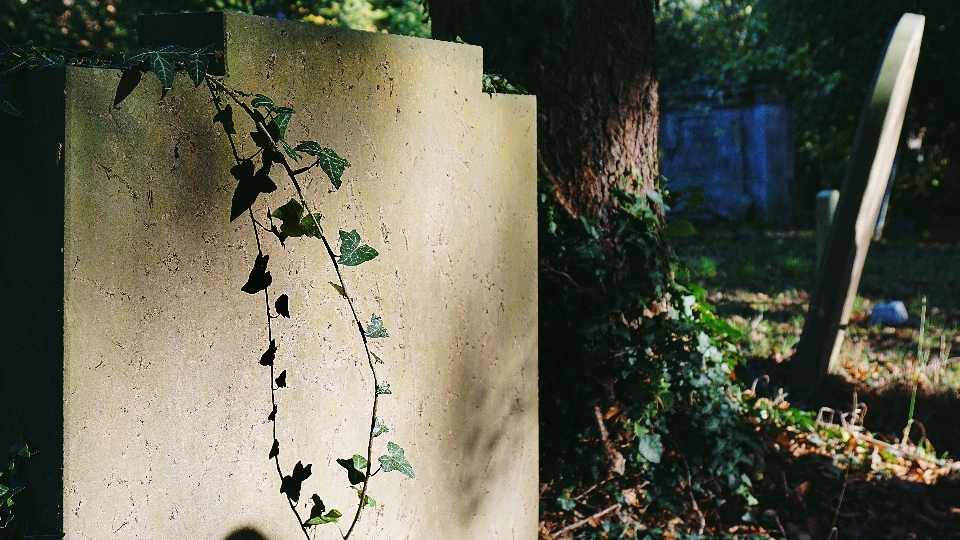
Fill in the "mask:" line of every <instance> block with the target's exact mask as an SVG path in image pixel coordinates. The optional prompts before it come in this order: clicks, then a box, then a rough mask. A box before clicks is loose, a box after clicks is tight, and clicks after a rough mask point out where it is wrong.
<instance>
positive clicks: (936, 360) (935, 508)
mask: <svg viewBox="0 0 960 540" xmlns="http://www.w3.org/2000/svg"><path fill="white" fill-rule="evenodd" d="M698 230H700V231H701V232H700V233H699V234H697V235H695V236H692V237H689V238H684V239H680V240H675V241H674V242H672V243H673V246H674V249H675V251H676V253H677V255H678V256H679V258H680V259H681V260H682V261H683V262H684V263H685V265H686V268H687V270H686V271H688V272H689V275H690V279H691V281H692V282H694V283H697V284H700V285H702V286H704V287H705V288H706V289H707V291H708V296H707V299H708V301H710V302H711V303H712V304H714V305H715V306H716V309H717V314H718V315H720V316H722V317H724V318H726V319H727V320H728V321H729V322H730V323H731V324H732V325H733V326H734V327H736V328H738V329H739V330H741V331H742V332H743V333H744V335H745V336H746V339H744V341H743V342H742V343H741V351H742V352H743V354H744V356H745V357H746V358H747V365H746V366H745V367H744V368H743V369H741V370H740V372H738V377H739V378H740V379H741V380H742V381H743V382H744V383H745V384H746V385H747V386H748V387H750V388H752V389H753V390H752V392H751V393H754V394H756V398H757V399H759V400H761V401H762V402H763V403H765V404H766V406H767V407H772V408H773V409H777V410H785V409H787V408H788V405H791V404H789V401H790V396H789V395H784V394H783V393H782V391H781V388H782V386H783V383H784V382H785V372H786V366H787V365H788V363H789V361H790V355H791V353H792V348H793V347H794V345H796V343H797V341H798V340H799V336H800V331H801V329H802V326H803V317H804V313H805V310H806V307H807V298H808V293H809V291H810V288H811V286H812V284H813V280H814V277H815V275H814V274H815V238H814V233H813V231H811V230H784V229H769V228H756V227H750V226H736V227H734V226H716V224H710V226H703V227H698ZM680 271H681V272H683V271H684V270H682V269H681V270H680ZM892 300H900V301H903V302H904V304H905V305H906V306H907V309H908V313H909V315H910V318H909V320H908V321H907V323H906V324H904V325H902V326H900V327H883V326H879V325H871V324H870V312H871V309H872V307H873V306H875V305H876V304H877V303H880V302H887V301H892ZM921 315H924V317H923V318H924V323H925V325H924V332H923V334H922V335H923V344H922V346H921V344H920V343H919V339H920V336H921V331H920V326H921V324H920V321H921ZM958 357H960V241H958V239H957V238H956V237H953V238H950V237H946V236H944V237H939V238H938V237H937V236H936V235H935V234H930V233H929V232H925V231H919V232H918V233H917V234H916V235H915V236H905V235H904V236H900V237H898V236H897V235H896V234H891V238H890V239H884V240H881V241H879V242H874V243H873V244H872V245H871V248H870V251H869V255H868V257H867V261H866V264H865V267H864V271H863V275H862V278H861V282H860V288H859V291H858V297H857V300H856V302H855V303H854V312H853V315H852V318H851V324H850V328H849V330H848V335H847V337H846V340H845V341H844V344H843V346H842V349H841V352H840V368H839V370H838V372H837V373H835V374H833V375H831V376H830V378H829V380H827V381H826V382H825V384H823V388H822V389H821V390H820V391H819V393H818V395H816V396H814V397H812V398H810V399H808V400H807V402H806V403H803V404H799V403H793V404H792V405H793V406H796V407H799V408H800V409H803V410H806V411H808V412H810V413H816V414H817V415H818V416H819V418H818V419H817V420H816V421H814V423H813V425H812V426H807V427H808V429H806V430H802V429H797V427H796V426H791V427H789V428H787V429H786V430H785V431H784V432H783V433H781V435H780V436H778V437H776V438H775V439H774V441H773V443H772V444H771V446H770V448H768V453H767V456H766V467H765V472H764V474H763V479H762V480H760V482H758V484H757V485H756V489H755V495H756V497H757V498H758V499H759V503H758V505H756V507H755V509H754V511H753V512H752V514H753V516H754V517H755V522H754V523H753V524H747V525H737V526H732V527H729V528H728V529H727V530H715V531H713V532H715V533H719V534H722V535H725V536H727V537H741V538H744V537H747V536H749V535H751V534H757V533H761V534H766V535H769V536H771V537H775V538H784V537H786V538H791V539H794V538H795V539H810V540H819V539H825V538H829V537H833V538H839V539H901V538H902V539H927V538H929V539H945V538H960V474H958V473H960V467H958V465H957V464H956V463H955V462H953V461H952V460H951V459H950V457H951V456H960V422H958V421H957V419H958V418H960V358H958ZM914 389H916V396H915V400H914V399H913V397H914ZM912 401H915V406H913V412H912V420H913V421H912V422H911V424H910V434H909V436H908V437H907V439H906V441H904V431H905V428H907V425H908V420H909V417H910V414H911V402H912ZM821 413H822V414H821ZM811 416H813V415H812V414H811V415H808V416H807V417H806V418H809V417H811ZM841 417H842V419H841ZM805 421H806V422H808V423H809V422H810V421H809V419H808V420H805ZM788 423H789V422H788ZM834 529H835V532H833V531H834Z"/></svg>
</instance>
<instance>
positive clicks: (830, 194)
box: [816, 189, 840, 267]
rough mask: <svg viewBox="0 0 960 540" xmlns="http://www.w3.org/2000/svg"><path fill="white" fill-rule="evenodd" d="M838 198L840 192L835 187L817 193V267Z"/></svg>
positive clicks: (825, 244) (821, 257)
mask: <svg viewBox="0 0 960 540" xmlns="http://www.w3.org/2000/svg"><path fill="white" fill-rule="evenodd" d="M839 200H840V192H839V191H837V190H835V189H825V190H823V191H821V192H820V193H817V216H816V221H817V267H819V266H820V262H821V261H822V260H823V250H824V249H825V248H826V247H827V239H828V238H829V237H830V225H831V224H832V223H833V215H834V214H835V213H836V212H837V202H838V201H839Z"/></svg>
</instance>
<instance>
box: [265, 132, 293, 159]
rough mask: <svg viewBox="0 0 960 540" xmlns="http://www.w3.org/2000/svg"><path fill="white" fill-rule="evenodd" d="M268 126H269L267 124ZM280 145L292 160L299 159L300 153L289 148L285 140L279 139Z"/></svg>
mask: <svg viewBox="0 0 960 540" xmlns="http://www.w3.org/2000/svg"><path fill="white" fill-rule="evenodd" d="M271 125H273V124H271ZM268 127H269V126H268ZM280 147H281V148H283V151H284V153H286V154H287V155H288V156H290V159H292V160H294V161H300V154H298V153H296V152H295V151H294V150H293V148H290V145H289V144H287V141H284V140H282V139H281V140H280Z"/></svg>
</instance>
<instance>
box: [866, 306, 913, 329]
mask: <svg viewBox="0 0 960 540" xmlns="http://www.w3.org/2000/svg"><path fill="white" fill-rule="evenodd" d="M905 322H907V307H906V306H905V305H903V302H901V301H899V300H894V301H893V302H886V303H883V304H877V305H876V306H874V308H873V311H872V312H871V313H870V324H881V325H888V326H900V325H901V324H904V323H905Z"/></svg>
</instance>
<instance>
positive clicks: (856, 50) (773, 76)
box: [658, 0, 960, 222]
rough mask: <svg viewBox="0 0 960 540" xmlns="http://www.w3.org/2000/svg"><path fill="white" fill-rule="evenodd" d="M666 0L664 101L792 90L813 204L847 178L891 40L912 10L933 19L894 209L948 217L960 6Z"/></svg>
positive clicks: (929, 0)
mask: <svg viewBox="0 0 960 540" xmlns="http://www.w3.org/2000/svg"><path fill="white" fill-rule="evenodd" d="M697 4H699V7H698V6H697V5H695V4H694V2H692V1H691V0H665V1H664V2H662V3H661V8H660V10H659V13H658V32H659V45H660V51H659V54H660V65H661V71H660V77H661V79H660V80H661V94H662V99H663V104H664V105H665V106H666V107H676V106H679V105H680V104H681V103H689V101H690V98H691V97H693V98H694V99H697V100H707V101H709V103H712V104H721V105H722V104H726V103H731V102H736V100H738V99H741V98H742V97H744V96H743V94H742V93H741V92H740V91H739V90H741V89H743V88H748V89H754V90H757V89H759V90H761V91H776V92H779V93H780V94H781V95H783V96H784V97H785V98H786V99H787V101H788V103H789V105H790V108H791V110H792V113H793V118H794V143H795V146H796V167H797V177H798V181H799V184H800V187H801V190H802V191H803V193H802V195H803V196H804V198H805V200H804V201H803V202H804V204H805V205H808V206H810V207H812V196H813V194H815V192H816V191H817V190H819V189H821V188H831V187H833V188H837V187H839V186H840V184H841V182H842V180H843V174H844V168H845V166H846V161H847V157H848V155H849V153H850V146H851V144H852V142H853V137H854V132H855V130H856V126H857V122H858V120H859V116H860V112H861V110H862V108H863V103H864V100H865V99H866V95H867V93H868V92H869V90H870V87H871V84H872V82H873V77H874V74H875V71H876V68H877V63H878V61H879V59H880V55H881V54H882V52H883V46H884V44H885V43H886V40H887V38H888V36H889V35H890V32H891V30H892V29H893V27H894V26H895V25H896V23H897V21H898V20H899V18H900V17H901V16H902V15H903V14H904V13H906V12H912V13H919V14H922V15H925V16H926V18H927V20H926V29H925V32H924V37H923V43H922V46H921V52H920V61H919V65H918V66H917V74H916V78H915V80H914V85H913V92H912V94H911V99H910V106H909V110H908V113H907V119H906V123H905V125H904V137H905V138H907V139H910V140H911V142H910V145H909V147H908V148H907V147H906V146H907V145H903V146H904V149H903V150H902V155H901V159H900V162H899V163H900V164H899V167H898V169H897V177H896V188H895V192H894V199H893V202H892V203H891V208H890V211H891V213H893V214H894V215H900V216H904V217H909V218H910V219H913V220H918V221H923V222H938V221H944V220H946V219H947V218H949V217H950V216H951V215H952V214H951V212H952V209H953V208H954V207H955V206H956V204H957V202H958V201H960V170H958V167H957V163H958V159H960V132H958V130H957V121H958V119H960V105H958V103H957V100H956V92H955V89H956V88H957V86H958V84H960V32H958V30H960V11H957V10H956V5H955V4H953V3H951V2H943V1H941V0H878V1H874V2H860V1H858V0H838V1H829V2H827V1H824V0H712V1H711V0H704V1H703V2H702V4H701V3H699V2H697Z"/></svg>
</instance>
